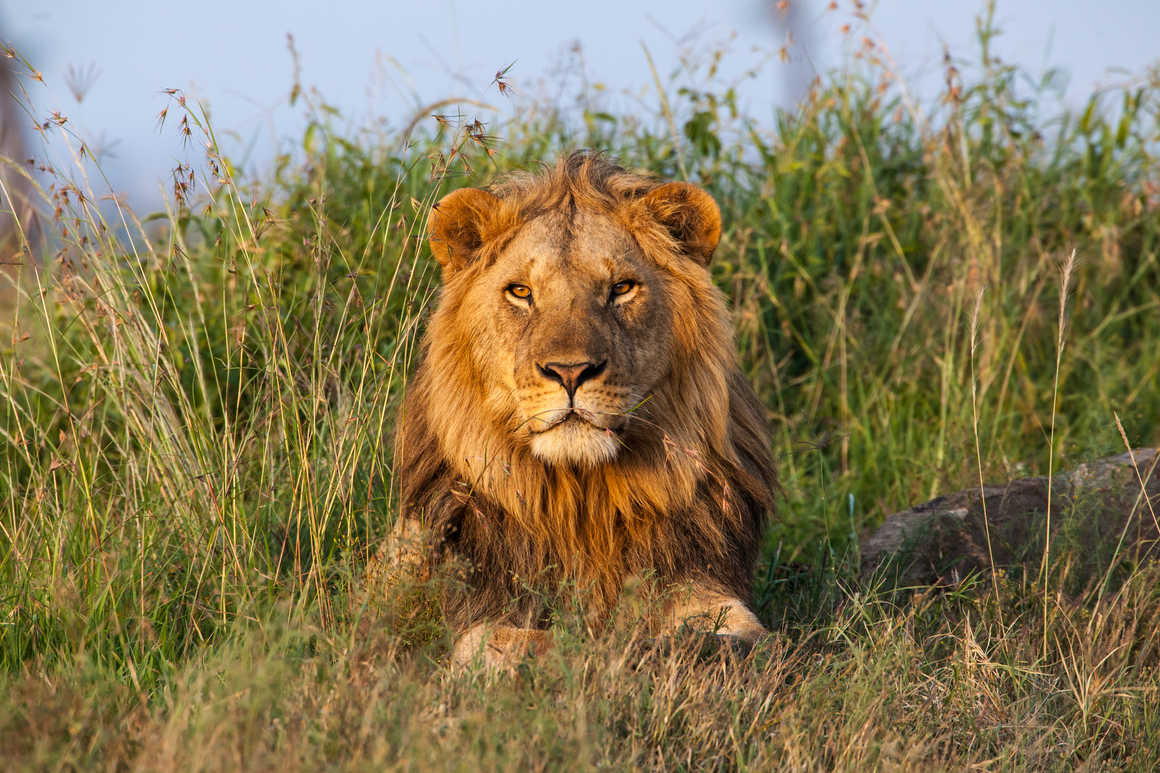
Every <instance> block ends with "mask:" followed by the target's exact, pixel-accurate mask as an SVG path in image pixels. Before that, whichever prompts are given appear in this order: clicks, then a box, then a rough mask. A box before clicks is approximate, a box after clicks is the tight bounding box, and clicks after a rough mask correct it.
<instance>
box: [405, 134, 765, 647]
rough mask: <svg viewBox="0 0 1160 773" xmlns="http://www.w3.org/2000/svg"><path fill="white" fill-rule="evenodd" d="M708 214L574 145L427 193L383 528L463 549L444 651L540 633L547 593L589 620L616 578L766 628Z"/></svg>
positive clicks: (615, 587)
mask: <svg viewBox="0 0 1160 773" xmlns="http://www.w3.org/2000/svg"><path fill="white" fill-rule="evenodd" d="M720 235H721V215H720V212H719V210H718V209H717V205H716V203H715V202H714V201H713V199H712V197H710V196H709V194H707V193H706V192H705V191H703V190H702V189H701V188H698V187H697V186H695V185H691V184H688V183H677V182H674V183H663V182H660V181H658V180H655V179H653V178H650V177H647V176H644V175H642V174H638V173H635V172H629V171H626V170H625V169H622V168H620V167H618V166H616V165H614V164H612V163H610V162H609V161H607V160H605V159H603V158H602V157H600V156H599V155H595V154H592V153H586V152H581V153H573V154H572V155H570V156H567V157H566V158H563V159H561V160H560V161H559V162H558V163H557V164H556V165H555V167H554V168H551V169H548V170H546V171H544V172H543V173H542V174H538V175H532V174H517V175H514V176H512V177H509V178H507V179H506V180H504V181H502V182H500V183H498V184H496V185H494V186H493V187H491V188H490V189H489V190H479V189H475V188H464V189H461V190H458V191H455V192H453V193H450V194H448V195H447V196H446V197H444V198H443V199H442V200H441V201H440V202H439V203H438V204H437V205H436V206H435V208H434V210H433V211H432V213H431V217H430V221H429V236H430V244H431V250H432V252H433V253H434V255H435V258H436V259H437V260H438V261H439V264H440V265H441V266H442V270H443V291H442V295H441V297H440V299H439V303H438V306H437V308H436V309H435V312H434V314H433V316H432V318H431V321H430V325H429V327H428V330H427V336H426V340H425V343H424V354H423V359H422V364H421V365H420V366H419V369H418V372H417V373H416V374H415V376H414V378H413V380H412V381H411V383H410V385H409V386H408V389H407V394H406V398H405V401H404V404H403V409H402V414H401V417H400V424H399V429H398V434H397V440H396V444H397V445H396V463H397V467H396V470H397V474H398V477H399V480H400V481H401V501H400V505H401V515H400V520H399V524H398V526H397V527H396V530H395V533H394V543H395V544H396V545H398V544H400V543H402V542H404V541H406V540H413V539H415V538H416V537H415V535H426V536H425V537H419V539H421V540H422V543H421V544H422V545H423V546H424V548H423V550H424V552H423V553H422V556H423V558H424V560H427V561H439V560H442V559H448V558H452V559H458V560H459V561H461V562H462V565H463V566H464V567H466V574H465V575H464V576H465V579H466V582H465V583H464V586H463V587H461V588H460V589H459V590H458V591H454V592H451V591H449V592H448V594H447V598H446V607H447V612H448V615H449V618H450V621H451V624H452V625H453V626H454V627H455V628H456V630H457V631H458V632H459V634H460V637H459V639H458V641H457V643H456V646H455V650H454V655H453V657H454V659H455V660H456V661H459V662H463V661H468V660H471V659H472V658H474V657H476V656H479V655H482V657H483V659H484V662H486V663H488V664H490V665H495V664H499V663H504V662H510V661H511V660H512V659H513V658H516V657H519V656H521V655H523V654H524V653H526V652H529V651H532V652H535V651H538V650H541V649H543V648H545V647H547V646H550V639H549V638H548V635H547V633H546V631H545V630H544V628H546V625H547V612H546V608H545V607H546V605H545V599H551V598H552V597H553V594H558V593H560V592H561V591H562V590H563V589H564V588H571V589H574V590H575V591H576V592H577V593H579V594H580V596H581V598H583V599H584V602H583V608H584V610H585V615H586V616H587V617H589V618H590V619H592V620H602V619H606V618H607V616H608V614H609V613H610V612H611V610H612V608H613V606H614V604H615V603H616V601H617V598H618V595H619V594H620V591H621V589H622V588H623V586H624V584H625V582H626V580H629V579H630V578H642V577H650V578H655V579H656V580H658V581H660V583H661V584H662V587H667V588H670V589H672V590H673V592H672V593H670V594H668V598H667V601H666V603H665V605H664V607H663V619H661V620H659V621H658V623H659V629H660V630H664V629H672V628H676V627H678V626H681V625H683V624H689V625H692V626H693V627H694V628H701V629H707V630H709V631H713V632H716V633H717V634H720V635H724V636H729V637H736V638H737V639H740V640H742V641H743V642H745V643H751V642H752V641H753V640H754V639H756V638H757V637H758V636H760V635H761V634H763V633H764V632H765V629H764V628H763V627H762V626H761V624H760V623H759V622H758V621H757V618H756V617H755V616H754V615H753V613H752V612H751V611H750V610H749V609H748V607H747V606H746V604H745V599H747V598H748V595H749V585H750V581H751V573H752V569H753V564H754V560H755V557H756V553H757V549H758V542H759V538H760V535H761V531H762V526H763V524H764V521H765V518H766V515H767V513H768V512H769V511H770V510H771V509H772V506H773V489H774V488H775V486H776V476H775V474H774V470H773V464H772V461H771V459H770V454H769V440H768V435H767V432H766V427H765V422H764V420H763V417H762V410H761V407H760V406H759V404H758V401H757V399H756V397H755V395H754V393H753V390H752V389H751V388H750V387H749V385H748V384H747V383H746V382H745V380H744V378H743V376H742V375H741V372H740V371H739V370H738V368H737V365H736V363H735V361H734V352H733V345H732V335H731V329H730V323H729V315H728V313H727V311H726V308H725V303H724V299H723V297H722V295H721V293H720V292H719V291H718V290H717V289H716V288H715V287H714V285H713V284H712V282H711V281H710V278H709V272H708V271H707V270H706V266H707V265H708V263H709V259H710V257H711V256H712V254H713V251H714V249H715V248H716V247H717V241H718V239H719V238H720ZM413 544H414V543H413ZM390 552H393V553H394V554H395V556H396V559H395V560H402V559H403V558H404V557H410V560H412V561H413V560H414V559H415V557H416V555H417V554H416V551H415V550H413V549H412V550H409V551H403V552H400V551H399V550H398V549H397V548H396V549H393V550H392V551H390Z"/></svg>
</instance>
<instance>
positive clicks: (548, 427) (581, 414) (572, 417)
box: [531, 408, 604, 435]
mask: <svg viewBox="0 0 1160 773" xmlns="http://www.w3.org/2000/svg"><path fill="white" fill-rule="evenodd" d="M595 419H596V417H595V416H593V415H592V413H591V412H590V411H586V410H584V409H583V408H569V409H568V410H567V411H566V412H562V415H560V416H558V417H557V418H556V419H555V420H553V421H546V420H544V419H543V418H541V419H540V420H539V424H540V425H541V428H540V429H533V430H532V431H531V432H532V434H533V435H542V434H544V433H545V432H551V431H552V430H554V429H559V428H560V427H563V426H565V425H568V424H571V425H581V424H587V425H588V426H590V427H592V428H593V429H604V428H603V427H600V426H599V425H597V424H596V421H595Z"/></svg>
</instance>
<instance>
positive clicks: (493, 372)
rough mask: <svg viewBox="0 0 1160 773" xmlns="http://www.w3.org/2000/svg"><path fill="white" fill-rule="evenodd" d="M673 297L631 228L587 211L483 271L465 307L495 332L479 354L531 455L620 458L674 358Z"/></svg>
mask: <svg viewBox="0 0 1160 773" xmlns="http://www.w3.org/2000/svg"><path fill="white" fill-rule="evenodd" d="M668 296H669V292H668V289H667V288H666V287H665V279H664V277H663V276H662V272H661V270H660V269H659V268H658V267H656V266H653V265H649V262H648V261H647V260H646V259H645V258H644V256H643V255H642V254H641V251H640V248H639V247H638V246H637V245H636V243H635V242H634V241H633V239H632V237H631V235H630V234H629V233H628V232H627V231H626V230H625V229H624V228H623V226H620V225H619V224H618V223H616V222H615V221H614V220H613V219H612V218H611V217H609V216H608V215H603V214H598V213H593V212H585V211H579V212H576V213H575V214H574V215H573V216H572V217H571V222H568V220H567V219H566V216H565V215H562V214H560V213H554V212H553V213H548V214H545V215H542V216H540V217H538V218H536V219H534V220H532V221H530V222H528V223H527V224H525V225H524V226H523V227H521V228H520V230H519V232H518V233H517V234H516V235H515V237H514V238H513V239H512V240H511V241H510V243H509V244H508V245H507V246H506V247H505V248H504V249H503V250H502V252H501V253H500V254H499V256H498V257H497V259H496V261H495V262H494V263H493V264H492V265H491V266H489V267H487V268H486V270H484V271H483V272H482V273H481V274H480V275H479V277H478V278H477V279H476V281H475V282H474V284H473V287H472V288H471V291H470V292H469V293H468V294H467V296H466V298H465V303H466V304H468V306H469V307H470V309H471V312H470V313H471V316H472V318H473V319H474V320H475V324H476V325H478V327H479V328H486V330H487V335H485V336H480V337H478V338H477V339H476V340H475V341H474V345H473V356H474V358H475V360H476V362H477V363H478V364H479V366H480V369H481V370H482V371H484V372H486V373H488V374H489V379H490V380H491V381H492V383H493V385H494V389H492V390H489V391H492V392H494V393H496V395H495V396H496V401H497V402H499V401H501V400H502V401H503V402H504V403H506V404H507V405H510V406H511V408H513V409H514V410H513V411H512V414H513V416H512V422H511V426H510V429H511V431H512V433H513V434H514V435H515V436H516V437H518V438H520V439H521V440H522V441H524V442H527V443H528V444H529V446H530V448H531V450H532V453H534V454H535V455H536V456H537V457H539V458H541V459H543V460H544V461H546V462H550V463H568V462H571V463H577V464H597V463H600V462H605V461H608V460H610V459H612V458H613V457H615V456H616V454H617V452H618V450H619V449H620V446H621V443H622V442H623V440H622V439H621V433H622V432H623V431H624V430H625V428H626V426H627V425H628V424H629V422H630V421H631V420H632V411H633V409H634V407H636V406H637V405H638V404H639V403H640V401H641V400H642V399H644V397H645V396H646V395H648V393H649V390H650V389H651V388H652V387H653V385H654V384H656V382H657V381H658V380H659V379H660V378H661V377H662V376H663V375H664V374H665V363H667V362H668V361H669V360H670V359H671V358H670V341H671V330H672V319H671V315H670V309H669V305H668V303H667V299H668ZM477 329H478V328H477ZM505 407H506V406H505Z"/></svg>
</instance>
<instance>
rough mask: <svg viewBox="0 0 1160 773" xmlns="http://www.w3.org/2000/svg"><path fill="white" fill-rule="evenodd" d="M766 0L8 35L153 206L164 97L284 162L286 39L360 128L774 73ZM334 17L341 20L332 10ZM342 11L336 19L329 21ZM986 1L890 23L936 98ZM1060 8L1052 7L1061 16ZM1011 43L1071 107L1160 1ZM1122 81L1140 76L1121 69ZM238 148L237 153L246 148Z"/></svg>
mask: <svg viewBox="0 0 1160 773" xmlns="http://www.w3.org/2000/svg"><path fill="white" fill-rule="evenodd" d="M793 2H794V4H795V5H797V6H798V7H799V12H800V13H801V15H802V17H803V18H804V19H806V20H807V21H809V22H811V24H812V28H813V29H814V34H813V37H812V41H811V42H810V43H809V46H808V50H803V48H802V47H801V46H798V47H797V48H796V49H794V56H795V58H796V59H798V60H799V61H802V62H804V63H805V64H804V66H805V67H807V68H816V69H818V70H821V71H826V70H829V69H832V68H834V67H837V66H839V65H840V64H841V62H842V56H843V54H842V45H841V39H842V35H841V33H840V32H839V31H838V30H839V27H840V26H841V25H842V24H844V23H847V22H849V21H850V20H851V19H850V12H849V8H850V5H851V3H850V2H849V0H840V2H839V6H840V7H839V10H838V11H836V12H832V11H827V10H826V6H827V5H828V0H810V2H806V1H805V0H793ZM770 5H773V3H768V2H761V1H760V0H722V1H720V2H709V1H708V0H670V1H669V2H665V3H655V2H654V3H645V2H640V3H636V2H631V0H619V2H615V1H614V0H588V1H587V2H584V3H581V4H577V3H553V2H550V1H549V0H539V2H527V1H525V0H473V1H472V2H462V1H461V0H429V1H428V2H422V0H412V1H411V2H397V1H395V0H379V2H372V0H350V1H349V2H332V3H329V4H327V3H323V2H319V1H318V0H280V2H265V1H261V2H247V1H246V0H234V1H233V2H228V1H227V0H196V1H195V2H165V1H164V0H150V1H149V2H140V1H135V2H131V1H130V0H104V2H95V1H94V0H0V38H4V39H6V40H7V41H9V42H11V43H12V44H15V45H16V46H18V47H19V48H20V50H21V51H22V52H23V53H24V54H25V56H27V57H28V58H29V59H30V60H32V62H33V63H34V64H35V65H36V66H37V67H38V68H39V69H40V70H41V71H42V72H43V74H44V79H45V85H44V86H41V85H39V84H36V83H32V84H30V86H29V89H30V92H31V95H32V98H33V100H34V101H35V107H36V110H37V114H38V116H40V117H44V116H47V115H48V114H49V113H50V112H51V111H54V110H59V111H61V112H63V113H64V114H66V115H68V116H69V118H70V119H71V122H72V125H74V126H76V127H77V128H78V130H79V131H80V132H81V134H82V135H83V136H85V137H86V138H87V139H88V140H89V141H90V143H92V144H94V145H98V146H100V145H102V144H103V145H105V146H107V147H109V148H110V149H111V151H112V153H113V154H114V155H113V156H111V157H109V158H107V159H106V160H105V162H104V166H105V168H106V171H107V172H108V173H109V174H110V176H111V177H112V178H113V179H114V184H115V185H116V186H117V187H118V188H119V189H122V190H125V191H127V192H128V193H130V194H131V195H132V197H133V199H134V200H136V201H139V202H140V201H144V200H146V198H147V197H149V194H150V193H153V192H156V191H158V190H160V188H161V187H162V186H163V185H164V184H165V180H166V178H167V177H168V170H169V169H171V168H172V167H173V166H174V164H175V163H177V162H178V161H181V160H186V159H187V157H188V153H187V151H184V150H183V149H182V147H181V143H180V142H179V141H178V139H177V137H176V135H175V133H174V132H173V130H172V126H170V127H168V128H167V129H166V131H164V132H163V133H160V134H159V133H158V132H157V130H156V116H157V113H158V112H159V111H160V110H161V108H162V107H164V106H165V104H166V98H165V97H164V95H163V94H162V93H161V91H162V89H164V88H168V87H178V88H183V89H186V90H187V91H188V92H189V93H191V94H192V95H195V96H196V97H198V98H200V99H205V100H208V102H209V104H210V105H211V107H212V110H213V117H214V123H215V125H216V126H217V128H218V129H219V130H226V129H228V130H232V131H233V132H235V133H236V136H237V138H238V141H239V142H242V143H244V144H247V145H249V144H253V146H254V147H255V153H256V155H257V157H259V158H261V157H268V154H269V152H270V150H269V149H270V148H271V147H273V145H274V144H275V141H276V139H277V138H285V137H288V136H292V135H293V132H294V130H295V129H296V128H297V127H298V126H299V125H300V124H299V119H298V117H297V115H298V114H297V113H296V112H295V111H293V110H291V109H290V108H288V107H287V106H286V95H287V93H288V89H289V87H290V84H291V82H292V75H291V73H292V67H291V62H290V57H289V55H288V53H287V49H286V35H287V33H292V34H293V35H294V37H295V39H296V42H297V46H298V49H299V51H300V53H301V61H302V67H303V82H304V84H306V85H314V86H317V87H318V88H319V90H320V91H321V93H322V94H323V95H324V96H325V98H326V99H327V100H328V101H329V102H331V103H332V104H334V105H336V106H338V107H339V108H340V109H341V110H342V111H343V113H344V114H345V115H346V116H348V117H349V118H350V119H351V120H352V121H354V122H359V121H361V120H364V119H366V118H367V117H368V116H381V117H383V118H384V119H385V120H386V121H387V122H388V124H391V125H394V126H398V125H401V124H404V123H406V121H407V118H408V117H409V116H411V115H412V114H413V113H414V110H415V108H416V106H417V105H418V104H422V103H427V102H431V101H434V100H437V99H440V98H444V97H448V96H467V97H475V98H482V99H486V101H488V102H490V103H493V104H496V105H499V106H501V107H505V108H507V107H510V105H505V102H504V100H503V99H502V98H501V97H499V95H497V94H496V93H495V91H494V88H492V87H489V82H490V81H491V79H492V77H493V76H494V74H495V71H496V70H497V69H499V68H501V67H503V66H505V65H507V64H508V63H510V62H512V61H513V60H514V61H515V66H514V67H513V68H512V70H511V72H510V76H511V80H512V82H513V83H514V84H515V86H516V87H517V88H520V89H521V90H524V91H529V90H535V89H536V88H539V87H540V86H538V85H537V81H538V80H541V79H545V78H547V80H548V81H549V82H550V81H551V78H552V77H553V76H552V75H551V73H552V69H553V67H554V66H558V65H559V64H560V62H561V61H563V54H564V52H565V51H566V50H567V48H568V47H569V45H570V44H571V43H572V41H577V40H578V41H579V42H580V43H581V45H582V47H583V51H584V57H585V62H586V68H587V72H588V74H589V77H590V79H591V80H593V81H600V82H603V83H604V84H606V85H607V86H608V88H609V89H610V90H613V91H618V90H621V89H635V90H640V89H644V88H647V87H649V85H650V83H651V76H650V75H649V70H648V66H647V63H646V61H645V58H644V55H643V53H642V51H641V43H642V42H643V43H645V44H646V45H647V46H648V47H649V49H650V50H651V52H652V54H653V56H654V58H655V59H656V61H657V64H658V67H659V69H660V70H661V71H662V72H667V71H669V70H671V69H672V68H673V67H674V66H675V64H676V62H677V59H678V57H679V55H680V52H681V45H682V43H681V42H682V40H684V39H685V38H686V36H687V35H689V34H690V33H693V34H695V35H698V36H700V39H701V40H704V41H706V42H718V41H724V40H727V39H728V38H729V37H730V36H731V35H734V34H735V35H736V37H735V39H734V41H733V43H732V50H733V51H734V52H735V54H734V56H733V57H732V59H731V60H727V71H729V72H738V73H739V72H740V71H742V70H743V69H744V68H745V67H746V66H747V65H750V64H752V63H753V62H754V61H756V60H757V58H758V54H755V53H751V51H752V50H753V49H754V48H755V47H759V48H764V49H765V50H767V51H769V50H774V49H776V48H777V47H778V46H779V45H780V44H781V42H782V39H783V37H782V33H780V32H779V31H777V30H776V29H775V27H774V25H773V24H772V23H771V22H770V19H769V17H770V14H771V12H770V11H769V10H768V6H770ZM326 6H329V7H326ZM324 7H325V10H323V8H324ZM981 8H982V2H981V0H977V1H976V0H953V1H951V0H926V1H925V2H924V1H923V0H882V1H881V2H880V3H878V4H877V6H876V7H875V8H874V11H873V16H872V19H873V25H874V29H875V34H876V36H877V37H878V38H879V39H881V40H883V41H885V43H886V44H887V46H888V47H889V49H890V51H891V53H892V55H893V57H894V59H895V60H896V61H897V62H898V63H899V65H900V67H901V68H902V70H903V71H904V73H906V74H907V75H908V76H910V77H911V79H912V80H913V81H914V82H916V83H917V84H918V87H917V88H918V89H919V90H920V91H921V90H923V89H924V88H930V87H929V86H927V87H924V86H923V85H922V84H923V79H924V78H925V79H927V82H928V83H931V82H933V83H937V82H938V78H939V72H940V67H941V64H940V60H941V44H942V42H944V41H945V42H946V43H947V44H949V45H950V46H951V49H952V51H953V52H955V53H957V54H960V55H964V56H966V55H971V54H973V52H974V49H973V48H972V45H971V41H972V38H973V29H974V24H973V18H974V17H975V16H976V15H977V14H978V13H979V11H980V10H981ZM1045 9H1050V10H1045ZM997 17H998V19H999V22H1000V25H1001V26H1002V27H1003V29H1004V31H1005V34H1004V35H1003V37H1002V38H1001V39H1000V41H999V45H998V49H999V52H1000V54H1001V55H1002V56H1003V57H1004V58H1006V59H1010V60H1014V61H1016V62H1019V63H1021V64H1023V65H1025V66H1027V67H1029V68H1030V69H1032V70H1033V71H1036V70H1041V69H1042V68H1043V67H1044V66H1045V65H1048V64H1050V65H1058V66H1061V67H1063V68H1065V69H1067V70H1068V71H1070V73H1071V76H1072V78H1071V88H1070V91H1069V96H1070V98H1071V99H1073V100H1075V99H1079V98H1081V97H1082V96H1083V95H1085V94H1086V93H1087V92H1088V91H1089V90H1090V89H1091V87H1092V86H1093V85H1095V84H1096V83H1104V84H1106V83H1111V82H1115V81H1116V80H1118V79H1123V78H1124V77H1126V75H1125V73H1135V74H1139V73H1141V72H1142V71H1143V69H1144V68H1145V67H1146V66H1147V65H1149V64H1152V63H1155V62H1157V61H1158V60H1160V42H1158V41H1160V0H1104V1H1103V2H1093V1H1092V0H1056V2H1053V3H1052V2H1044V1H1043V0H1039V2H1035V1H1034V0H1007V1H1005V2H1004V1H1003V0H1000V2H999V5H998V12H997ZM90 63H92V64H95V66H96V68H98V69H99V76H98V77H97V79H96V80H95V82H94V83H93V85H92V87H91V88H90V89H89V91H88V93H87V94H86V95H85V97H84V101H83V103H79V104H78V102H77V101H76V99H75V98H74V97H73V96H72V95H71V94H70V92H69V89H68V88H67V85H66V83H65V76H66V72H67V68H68V67H69V66H70V65H72V66H73V67H76V68H84V67H87V66H88V65H90ZM783 67H784V66H783V65H780V64H777V63H771V64H769V65H767V67H766V68H765V70H764V71H763V75H762V76H761V78H759V79H758V80H757V81H756V82H754V83H752V84H750V85H749V86H748V88H747V89H746V90H745V92H744V98H745V101H746V103H747V109H748V110H749V112H750V114H752V115H755V116H758V117H763V116H765V115H769V114H771V113H772V110H773V107H774V106H775V105H776V104H778V103H779V102H781V101H783V100H784V93H783V79H784V77H783V76H784V70H782V69H781V68H783ZM1113 68H1122V71H1121V72H1120V73H1119V74H1117V73H1116V72H1114V71H1113ZM236 147H237V146H236V145H235V148H236Z"/></svg>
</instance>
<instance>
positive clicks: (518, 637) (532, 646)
mask: <svg viewBox="0 0 1160 773" xmlns="http://www.w3.org/2000/svg"><path fill="white" fill-rule="evenodd" d="M551 648H552V634H551V633H549V632H548V631H542V630H539V629H537V628H516V627H515V626H511V625H498V624H490V623H480V624H478V625H475V626H472V627H471V628H469V629H468V630H467V633H465V634H463V635H462V636H460V637H459V640H458V641H456V642H455V649H454V650H453V651H452V653H451V660H452V662H453V663H455V664H456V665H460V666H463V665H467V664H469V663H471V662H472V661H474V660H475V659H476V658H477V657H478V658H479V659H480V662H481V663H483V665H484V666H486V667H487V668H505V667H508V666H513V665H515V664H516V663H518V662H519V661H521V660H523V659H524V658H525V657H526V656H528V655H542V654H544V653H545V652H547V651H548V650H550V649H551Z"/></svg>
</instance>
